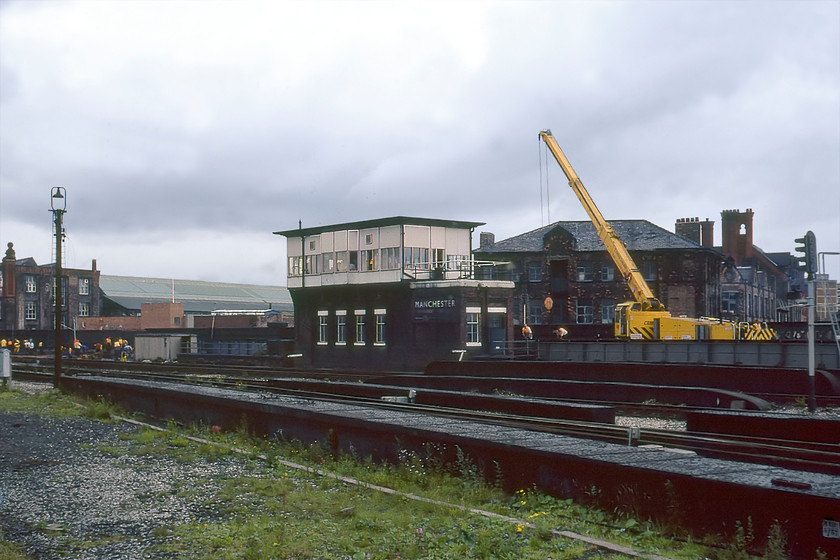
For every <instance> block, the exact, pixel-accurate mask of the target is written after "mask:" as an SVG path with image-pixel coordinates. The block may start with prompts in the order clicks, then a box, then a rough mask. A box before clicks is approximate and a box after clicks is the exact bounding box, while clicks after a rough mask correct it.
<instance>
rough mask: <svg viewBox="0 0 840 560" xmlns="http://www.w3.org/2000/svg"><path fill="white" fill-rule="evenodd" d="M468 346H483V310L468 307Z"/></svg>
mask: <svg viewBox="0 0 840 560" xmlns="http://www.w3.org/2000/svg"><path fill="white" fill-rule="evenodd" d="M466 321H467V341H466V343H467V346H469V347H475V346H481V308H480V307H467V309H466Z"/></svg>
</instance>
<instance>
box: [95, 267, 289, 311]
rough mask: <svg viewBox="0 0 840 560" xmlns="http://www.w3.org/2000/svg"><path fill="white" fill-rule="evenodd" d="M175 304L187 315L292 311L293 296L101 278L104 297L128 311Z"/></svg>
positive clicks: (278, 290) (275, 290)
mask: <svg viewBox="0 0 840 560" xmlns="http://www.w3.org/2000/svg"><path fill="white" fill-rule="evenodd" d="M173 286H174V294H175V298H174V299H175V301H176V302H177V303H183V304H184V312H185V313H210V312H211V311H213V310H214V309H265V308H268V307H269V306H270V307H271V308H272V309H275V310H277V311H292V310H293V305H292V297H291V295H289V290H288V288H286V287H284V286H257V285H253V284H227V283H222V282H202V281H200V280H178V279H174V280H173V279H171V278H141V277H136V276H110V275H106V274H102V275H100V277H99V289H100V290H101V291H102V293H103V295H104V296H105V297H106V298H108V299H109V300H111V301H113V302H114V303H116V304H118V305H120V306H122V307H125V308H126V309H136V310H139V309H140V305H141V304H143V303H163V302H169V301H172V299H173V297H172V295H173Z"/></svg>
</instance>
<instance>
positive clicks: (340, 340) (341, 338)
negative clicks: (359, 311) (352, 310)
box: [335, 309, 347, 346]
mask: <svg viewBox="0 0 840 560" xmlns="http://www.w3.org/2000/svg"><path fill="white" fill-rule="evenodd" d="M335 345H336V346H346V345H347V310H346V309H339V310H337V311H336V312H335Z"/></svg>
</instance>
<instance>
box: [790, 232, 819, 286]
mask: <svg viewBox="0 0 840 560" xmlns="http://www.w3.org/2000/svg"><path fill="white" fill-rule="evenodd" d="M795 241H796V242H797V243H801V244H802V246H801V247H796V252H797V253H802V256H798V255H797V257H796V259H797V260H798V261H799V268H800V269H801V270H804V271H805V273H806V274H808V280H814V279H815V278H816V275H817V272H819V270H818V268H817V267H818V266H819V265H818V263H817V238H816V236H815V235H814V232H813V231H809V232H808V233H806V234H805V237H800V238H799V239H796V240H795Z"/></svg>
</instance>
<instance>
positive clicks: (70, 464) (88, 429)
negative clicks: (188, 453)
mask: <svg viewBox="0 0 840 560" xmlns="http://www.w3.org/2000/svg"><path fill="white" fill-rule="evenodd" d="M135 429H136V428H135V427H133V426H130V425H125V424H106V423H102V422H96V421H92V420H88V419H85V418H53V417H42V416H37V415H32V414H20V413H9V412H4V411H0V530H2V534H3V535H4V536H5V539H6V540H9V541H12V542H15V543H18V544H21V545H22V546H23V548H24V550H25V552H26V554H27V555H29V556H30V557H31V558H35V559H52V558H62V559H79V560H81V559H97V560H100V559H112V558H113V559H120V560H123V559H133V558H166V557H174V556H171V555H170V556H167V555H165V554H163V553H161V552H160V551H159V550H157V551H156V550H153V547H154V546H155V545H160V544H162V543H163V542H164V540H165V539H166V538H167V537H166V534H167V531H166V530H165V528H167V527H170V528H171V527H172V526H173V525H175V524H180V523H187V522H196V523H197V522H199V520H201V519H202V518H203V519H207V516H213V515H214V512H213V511H212V508H211V509H208V505H207V504H208V503H210V500H209V496H210V495H211V494H212V493H214V492H215V490H216V487H217V483H218V482H221V481H222V480H224V479H225V478H227V477H234V476H239V475H242V474H244V472H245V467H244V462H242V461H237V460H222V461H217V462H214V463H206V462H204V461H203V460H198V461H196V462H192V463H189V464H181V463H178V462H176V461H175V460H173V459H170V458H168V457H160V456H155V457H150V456H144V455H133V454H121V453H112V452H108V450H110V449H113V450H128V448H129V447H130V446H131V445H132V443H131V442H128V441H125V440H121V439H120V437H119V436H120V434H121V433H126V432H131V431H134V430H135ZM103 446H108V447H103ZM103 451H104V452H103Z"/></svg>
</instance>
